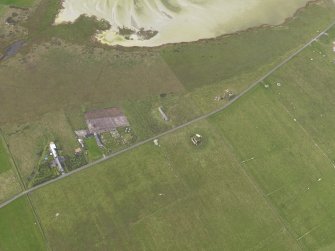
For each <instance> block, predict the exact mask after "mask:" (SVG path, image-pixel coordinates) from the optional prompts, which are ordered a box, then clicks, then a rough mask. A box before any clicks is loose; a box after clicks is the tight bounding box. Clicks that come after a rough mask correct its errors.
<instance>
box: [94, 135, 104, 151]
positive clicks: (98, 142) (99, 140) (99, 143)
mask: <svg viewBox="0 0 335 251" xmlns="http://www.w3.org/2000/svg"><path fill="white" fill-rule="evenodd" d="M94 137H95V141H96V142H97V145H98V146H99V147H101V148H102V147H104V144H103V143H102V141H101V139H100V136H99V134H97V133H94Z"/></svg>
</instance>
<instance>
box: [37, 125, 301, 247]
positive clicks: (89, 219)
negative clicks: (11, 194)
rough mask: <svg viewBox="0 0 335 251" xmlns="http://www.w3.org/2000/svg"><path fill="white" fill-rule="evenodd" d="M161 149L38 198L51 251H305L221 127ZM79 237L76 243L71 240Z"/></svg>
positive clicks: (171, 140)
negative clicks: (199, 139) (197, 142)
mask: <svg viewBox="0 0 335 251" xmlns="http://www.w3.org/2000/svg"><path fill="white" fill-rule="evenodd" d="M194 132H200V133H202V134H203V136H204V138H205V141H204V142H203V145H201V146H200V147H199V148H195V147H194V146H193V145H192V144H191V142H190V137H189V136H190V135H192V133H194ZM160 144H161V147H157V146H154V144H153V143H151V144H147V145H145V146H143V147H141V148H139V149H136V150H134V151H132V152H131V153H127V154H126V155H123V156H120V157H118V158H117V159H115V160H113V161H110V162H106V163H105V164H103V165H101V166H100V167H96V168H94V169H91V170H88V171H85V172H84V173H81V174H79V175H78V176H76V177H73V178H70V179H67V180H64V181H61V182H59V183H57V184H55V185H52V186H50V187H47V188H45V189H43V190H40V191H38V192H36V193H34V194H33V201H34V204H35V205H38V206H37V208H38V214H39V215H40V217H41V221H42V223H43V225H44V226H45V228H46V234H47V236H48V239H49V241H50V244H51V246H52V247H54V248H55V249H56V250H82V249H84V248H88V249H89V250H105V249H108V247H114V249H116V250H144V249H146V250H157V249H160V248H162V247H165V248H166V249H169V250H195V249H206V250H213V249H216V250H220V249H222V248H226V249H229V250H239V249H240V250H241V249H242V250H243V249H246V248H250V247H254V248H256V247H257V246H258V245H261V246H262V247H263V248H264V250H266V248H268V247H273V248H275V249H277V250H283V249H287V248H289V247H297V243H296V241H295V240H294V239H292V237H291V236H290V234H289V233H288V232H287V230H286V229H285V227H284V225H282V223H281V222H280V220H279V219H278V218H277V217H276V214H275V212H274V211H273V210H272V208H271V207H270V206H269V205H268V203H267V201H265V200H264V199H263V197H262V194H260V193H259V191H258V190H257V188H255V184H254V183H253V182H252V181H250V179H249V177H248V176H247V175H246V174H245V173H244V170H243V169H242V167H241V166H240V164H239V161H238V160H237V159H236V156H234V154H233V153H232V152H231V150H230V149H229V148H228V147H227V145H225V143H224V142H223V141H222V136H221V134H220V132H219V131H217V130H216V129H213V126H211V125H210V124H208V123H207V122H204V123H201V124H198V125H197V126H195V127H191V128H187V129H186V130H183V131H181V132H178V133H176V134H174V135H170V136H169V137H166V138H164V139H162V140H161V142H160ZM64 190H66V191H68V192H67V193H66V194H65V193H64V192H63V191H64ZM50 196H52V197H53V200H49V199H48V198H50ZM57 212H59V213H60V216H59V217H58V219H57V220H55V219H54V215H55V214H56V213H57ZM77 229H80V231H77ZM73 232H76V236H75V237H74V238H67V236H69V235H70V234H71V233H73ZM88 236H89V238H88ZM83 240H85V241H83Z"/></svg>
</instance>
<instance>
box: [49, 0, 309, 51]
mask: <svg viewBox="0 0 335 251" xmlns="http://www.w3.org/2000/svg"><path fill="white" fill-rule="evenodd" d="M307 2H309V0H64V2H63V9H62V10H61V11H60V13H59V15H58V16H57V18H56V20H55V23H56V24H59V23H62V22H73V21H75V20H76V19H77V18H78V17H79V16H80V15H82V14H86V15H88V16H96V17H98V18H99V19H105V20H107V21H108V22H109V23H110V24H111V26H112V28H111V29H110V30H108V31H105V32H101V33H98V34H97V38H98V39H99V40H100V41H101V42H103V43H107V44H110V45H122V46H159V45H162V44H167V43H179V42H190V41H196V40H199V39H205V38H213V37H217V36H220V35H224V34H227V33H232V32H236V31H239V30H244V29H246V28H250V27H255V26H258V25H262V24H271V25H276V24H280V23H281V22H283V21H284V20H285V19H286V18H287V17H290V16H292V15H293V14H294V12H295V11H296V10H297V9H299V8H300V7H303V6H305V5H306V3H307Z"/></svg>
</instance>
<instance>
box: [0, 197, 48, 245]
mask: <svg viewBox="0 0 335 251" xmlns="http://www.w3.org/2000/svg"><path fill="white" fill-rule="evenodd" d="M0 232H1V234H0V250H1V251H14V250H15V251H20V250H22V251H26V250H34V251H39V250H47V249H46V244H45V243H44V240H43V237H42V234H41V230H40V228H39V226H38V224H37V223H36V219H35V217H34V215H33V213H32V211H31V207H30V205H29V204H28V200H27V198H26V197H23V198H21V199H18V200H16V201H14V202H13V203H11V204H10V205H8V206H6V207H4V208H1V209H0Z"/></svg>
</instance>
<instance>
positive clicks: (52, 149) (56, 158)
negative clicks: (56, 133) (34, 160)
mask: <svg viewBox="0 0 335 251" xmlns="http://www.w3.org/2000/svg"><path fill="white" fill-rule="evenodd" d="M49 148H50V153H51V154H52V156H53V157H54V162H55V164H56V166H57V169H58V171H59V172H60V173H61V174H64V173H65V171H64V168H63V167H62V164H61V162H60V160H59V156H58V154H57V146H56V144H55V143H54V142H50V145H49Z"/></svg>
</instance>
